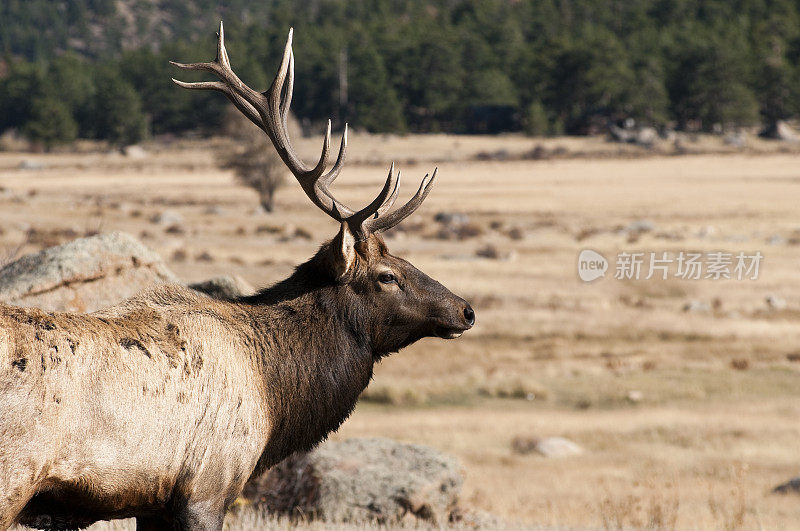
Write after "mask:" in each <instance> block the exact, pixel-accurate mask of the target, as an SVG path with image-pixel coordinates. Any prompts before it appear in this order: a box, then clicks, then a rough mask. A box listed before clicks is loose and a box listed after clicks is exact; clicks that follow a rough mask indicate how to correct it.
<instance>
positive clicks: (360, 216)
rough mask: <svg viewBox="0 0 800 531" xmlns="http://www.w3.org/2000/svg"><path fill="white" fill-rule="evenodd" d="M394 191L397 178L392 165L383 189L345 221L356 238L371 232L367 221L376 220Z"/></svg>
mask: <svg viewBox="0 0 800 531" xmlns="http://www.w3.org/2000/svg"><path fill="white" fill-rule="evenodd" d="M396 190H397V176H395V175H394V164H392V166H391V168H389V175H388V176H387V177H386V182H385V183H383V189H382V190H381V191H380V193H379V194H378V196H377V197H376V198H375V199H373V200H372V202H371V203H370V204H368V205H367V206H365V207H364V208H362V209H361V210H359V211H358V212H356V213H355V214H352V215H350V216H348V217H347V219H346V221H347V223H348V225H349V226H350V229H351V230H352V231H353V232H354V233H355V234H356V235H357V237H359V238H364V237H366V236H367V234H369V233H370V232H371V231H370V230H369V228H368V223H367V220H369V219H370V218H373V219H375V218H377V216H378V215H379V214H378V211H379V210H380V208H381V207H382V206H384V205H385V204H386V203H387V201H388V200H389V199H391V197H392V195H394V193H395V191H396Z"/></svg>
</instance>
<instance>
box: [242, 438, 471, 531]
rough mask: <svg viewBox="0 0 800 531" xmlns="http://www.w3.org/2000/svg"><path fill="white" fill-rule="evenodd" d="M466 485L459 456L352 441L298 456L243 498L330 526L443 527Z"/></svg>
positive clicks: (372, 441) (386, 442)
mask: <svg viewBox="0 0 800 531" xmlns="http://www.w3.org/2000/svg"><path fill="white" fill-rule="evenodd" d="M462 481H463V480H462V476H461V467H460V466H459V464H458V463H457V461H456V460H455V458H453V457H450V456H447V455H445V454H442V453H440V452H439V451H437V450H434V449H432V448H428V447H425V446H419V445H414V444H402V443H398V442H395V441H391V440H389V439H349V440H346V441H342V442H328V443H325V444H323V445H322V446H320V447H319V448H317V449H316V450H314V451H312V452H310V453H305V454H294V455H292V456H291V457H289V458H287V459H285V460H284V461H282V462H281V463H279V464H278V465H276V466H275V467H273V468H272V469H271V470H270V471H269V473H268V474H266V475H264V476H262V477H261V478H259V479H258V480H256V481H254V482H251V483H249V484H248V486H247V487H246V488H245V492H244V495H245V497H247V498H249V499H251V500H253V502H254V503H255V504H256V505H259V506H261V507H263V508H265V509H266V510H267V511H269V512H271V513H275V514H288V515H294V516H301V515H302V516H304V517H311V518H317V519H321V520H324V521H328V522H381V523H391V522H397V521H400V520H401V519H406V520H408V519H411V520H417V519H421V520H427V521H430V522H434V523H440V524H444V523H446V522H447V521H448V519H449V517H450V514H451V513H452V511H453V510H454V509H455V507H456V504H457V499H458V494H459V491H460V490H461V485H462Z"/></svg>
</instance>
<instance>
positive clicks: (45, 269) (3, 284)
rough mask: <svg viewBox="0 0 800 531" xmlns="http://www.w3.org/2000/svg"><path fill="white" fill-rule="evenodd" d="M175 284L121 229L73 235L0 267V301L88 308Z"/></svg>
mask: <svg viewBox="0 0 800 531" xmlns="http://www.w3.org/2000/svg"><path fill="white" fill-rule="evenodd" d="M164 282H177V278H176V277H175V275H173V274H172V272H171V271H170V270H169V269H167V267H166V265H165V264H164V262H163V261H162V260H161V257H160V256H158V254H156V253H155V252H153V251H151V250H150V249H148V248H147V247H145V246H144V245H142V243H140V242H139V241H138V240H137V239H136V238H134V237H133V236H131V235H130V234H126V233H124V232H113V233H109V234H99V235H97V236H90V237H87V238H79V239H77V240H73V241H71V242H69V243H65V244H63V245H59V246H56V247H50V248H48V249H44V250H42V251H40V252H38V253H34V254H29V255H26V256H23V257H22V258H20V259H18V260H16V261H14V262H11V263H9V264H7V265H5V266H4V267H3V268H2V269H0V301H2V302H6V303H9V304H15V305H17V306H35V307H37V308H41V309H43V310H48V311H74V312H93V311H95V310H99V309H101V308H105V307H107V306H111V305H113V304H116V303H118V302H120V301H122V300H124V299H126V298H128V297H131V296H133V295H135V294H136V293H137V292H139V291H141V290H143V289H145V288H147V287H149V286H151V285H153V284H158V283H164Z"/></svg>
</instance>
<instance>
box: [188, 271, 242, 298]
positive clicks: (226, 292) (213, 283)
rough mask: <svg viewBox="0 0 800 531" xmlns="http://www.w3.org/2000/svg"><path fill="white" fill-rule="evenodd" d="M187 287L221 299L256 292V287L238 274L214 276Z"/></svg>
mask: <svg viewBox="0 0 800 531" xmlns="http://www.w3.org/2000/svg"><path fill="white" fill-rule="evenodd" d="M189 287H190V288H192V289H193V290H196V291H201V292H203V293H205V294H206V295H210V296H212V297H214V298H215V299H221V300H231V299H235V298H237V297H245V296H247V295H252V294H253V293H255V292H256V289H255V288H254V287H253V286H252V285H251V284H250V283H249V282H247V281H246V280H245V279H243V278H242V277H240V276H239V275H223V276H219V277H214V278H210V279H208V280H204V281H203V282H195V283H194V284H189Z"/></svg>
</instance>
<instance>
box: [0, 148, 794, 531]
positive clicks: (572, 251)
mask: <svg viewBox="0 0 800 531" xmlns="http://www.w3.org/2000/svg"><path fill="white" fill-rule="evenodd" d="M219 144H220V143H217V145H219ZM350 144H351V148H350V156H349V161H350V164H349V167H348V168H346V169H345V171H344V172H343V174H342V176H341V177H340V182H337V184H336V186H335V188H336V191H337V195H338V196H341V198H342V199H343V200H345V201H347V202H350V203H364V202H366V201H368V200H371V199H372V197H374V195H375V194H376V193H377V191H378V187H379V186H380V183H381V182H382V180H383V178H384V177H385V173H386V171H387V168H388V163H389V161H390V160H391V158H392V157H394V159H395V160H397V161H398V162H400V169H401V170H402V173H403V179H404V181H403V182H404V184H403V185H401V197H408V196H409V195H410V194H411V193H413V191H414V190H416V187H417V185H418V183H419V180H420V179H421V178H422V176H423V175H424V174H425V173H426V172H429V171H431V170H432V169H433V167H434V166H435V165H438V166H439V178H438V179H437V181H438V182H437V186H436V187H435V189H434V191H433V193H432V194H431V196H430V197H429V198H428V200H427V201H426V203H425V204H424V206H423V207H422V208H421V209H420V211H419V212H418V213H417V214H416V215H415V216H414V217H412V218H409V220H407V221H406V223H405V224H404V225H402V226H401V227H402V228H401V229H400V230H395V231H394V232H393V233H391V234H389V235H388V238H387V241H388V244H389V246H390V249H391V250H392V251H393V252H394V253H395V254H399V255H401V256H404V257H406V258H408V259H409V260H410V261H412V262H413V263H414V264H415V265H417V266H418V267H420V268H421V269H422V270H424V271H426V272H427V273H429V274H431V276H433V277H435V278H437V279H438V280H440V281H442V282H443V283H444V284H445V285H447V286H448V287H449V288H450V289H451V290H452V291H454V292H455V293H458V294H460V295H462V296H464V297H465V298H466V299H468V300H469V301H470V302H471V303H472V304H473V306H474V307H475V310H476V314H477V325H476V327H475V328H474V329H473V330H471V331H469V332H467V333H466V334H464V336H463V337H462V338H460V339H458V340H455V341H442V340H436V339H428V340H423V341H421V342H419V343H418V344H416V345H414V346H413V347H411V348H409V349H407V350H405V351H403V352H401V353H399V354H397V355H395V356H393V357H391V358H389V359H387V360H386V361H385V362H383V363H382V364H381V365H380V366H379V367H378V368H377V371H376V374H375V380H374V382H373V383H372V384H371V386H370V387H369V389H368V390H367V393H366V397H365V398H366V400H362V402H361V403H360V405H359V407H358V409H357V410H356V412H355V414H354V415H353V417H352V418H351V419H350V420H348V421H347V422H346V423H345V425H344V426H343V427H342V429H341V430H340V431H339V432H338V433H337V434H335V435H334V438H344V437H353V436H387V437H392V438H396V439H399V440H403V441H408V442H415V443H422V444H428V445H431V446H434V447H436V448H439V449H441V450H444V451H446V452H450V453H452V454H454V455H456V456H458V457H459V458H460V459H461V461H462V463H463V466H464V470H465V477H466V484H465V489H464V501H465V504H466V505H467V506H470V507H474V508H478V509H483V510H486V511H490V512H493V513H496V514H498V515H500V516H502V517H504V518H507V519H509V520H511V521H517V522H521V523H524V524H527V525H541V526H558V527H562V526H563V527H579V528H583V527H594V528H597V527H609V528H631V527H633V528H642V527H652V528H664V527H665V528H673V527H676V528H723V529H738V528H748V529H752V528H765V529H779V528H791V527H795V526H797V525H798V522H800V496H798V495H785V496H781V495H774V494H771V493H770V491H771V489H772V488H773V487H774V486H775V485H777V484H779V483H782V482H784V481H786V480H788V479H789V478H791V477H794V476H798V475H800V443H798V441H800V155H798V154H797V153H796V152H791V151H789V152H782V151H783V150H782V149H778V148H772V147H770V146H767V147H766V148H763V146H760V148H759V149H756V150H746V151H745V152H742V153H723V152H724V151H731V150H729V149H728V150H726V149H724V148H720V149H719V150H716V151H719V152H717V153H706V154H689V155H684V156H672V155H670V154H668V153H662V154H659V153H656V154H650V155H649V156H639V155H643V153H642V152H640V151H638V150H637V148H634V147H617V146H612V145H610V144H606V143H604V142H603V141H601V140H574V139H572V140H564V139H557V140H548V141H547V142H546V143H544V144H543V146H544V149H545V150H550V151H551V152H553V153H558V154H560V155H561V156H559V157H556V158H547V157H544V158H542V159H541V160H533V159H526V158H524V156H523V155H524V154H525V153H528V152H529V151H531V150H532V149H533V148H534V147H535V145H536V144H537V142H535V141H532V140H530V139H525V138H522V137H509V138H493V139H481V138H475V137H446V136H432V137H406V138H395V137H374V138H369V137H366V136H359V135H355V136H353V137H351V139H350ZM719 145H720V146H722V144H721V143H720V144H719ZM761 148H763V149H761ZM300 149H301V152H303V153H305V154H306V156H307V157H308V158H309V159H312V158H313V157H314V156H315V154H316V153H317V150H318V149H319V143H318V139H309V140H303V141H302V142H301V145H300ZM711 151H715V150H711ZM570 152H572V153H575V154H578V155H580V156H577V157H573V158H570V157H569V156H568V155H569V153H570ZM498 153H499V154H500V155H499V156H498V155H497V154H498ZM487 154H489V155H488V156H487ZM492 154H493V155H492ZM612 155H613V156H612ZM479 159H488V160H479ZM498 159H503V160H498ZM23 162H24V163H23ZM23 166H26V167H27V168H28V169H23V168H22V167H23ZM0 186H2V191H1V192H0V228H1V229H2V233H1V234H0V251H4V252H6V253H9V254H13V253H18V254H19V253H26V252H30V251H34V250H37V249H39V248H41V247H43V246H46V245H52V244H55V243H60V242H63V241H66V240H69V239H72V238H74V237H77V236H79V235H82V234H84V233H87V232H94V231H109V230H124V231H128V232H131V233H133V234H134V235H136V236H137V237H139V238H141V239H142V240H143V241H144V242H145V243H146V244H147V245H148V246H150V247H152V248H153V249H154V250H156V251H158V252H159V253H161V255H162V256H163V257H164V258H165V260H166V261H167V262H168V265H169V266H170V268H171V269H172V270H173V271H174V272H175V273H176V274H177V275H178V276H180V277H181V278H183V279H186V280H188V281H196V280H201V279H205V278H208V277H211V276H215V275H219V274H237V275H241V276H242V277H244V278H245V279H247V280H248V281H250V282H251V283H252V284H254V285H265V284H269V283H271V282H274V281H276V280H279V279H281V278H283V277H284V276H286V275H287V274H288V273H289V272H290V270H291V269H292V267H293V266H294V265H295V264H297V263H299V262H301V261H303V260H305V259H306V258H307V257H309V256H310V255H311V254H312V253H313V252H314V250H315V249H316V247H317V246H318V244H319V243H320V242H321V241H322V240H324V239H326V238H329V237H332V236H333V235H334V233H335V227H334V224H333V222H332V221H331V220H329V219H328V218H327V217H325V216H323V215H322V214H321V213H320V212H318V211H317V209H315V208H314V207H313V206H311V204H310V203H309V202H308V200H307V199H306V197H305V196H304V195H303V194H302V192H301V191H300V189H299V187H298V186H296V185H294V183H290V184H289V186H287V187H286V188H284V189H282V190H281V191H279V192H278V198H277V208H278V210H277V212H276V213H274V214H270V215H266V214H264V213H261V212H260V211H258V209H257V200H256V196H255V194H254V193H253V192H251V191H249V190H248V189H245V188H242V187H240V186H238V185H234V184H233V177H232V175H231V174H230V173H226V172H223V171H220V170H218V169H216V168H215V166H214V163H213V156H212V154H211V152H210V151H209V144H208V143H206V144H197V145H193V144H179V145H174V146H172V147H171V148H169V149H166V148H156V147H153V148H152V149H151V151H150V152H148V154H147V155H146V156H144V157H143V158H130V157H127V158H126V157H124V156H122V155H119V154H104V153H85V154H67V153H62V154H53V155H31V154H17V153H0ZM165 211H171V212H173V213H176V214H178V219H180V221H179V222H177V223H174V224H171V225H165V224H159V223H155V222H153V221H152V219H153V218H154V216H156V215H158V214H161V213H164V212H165ZM440 212H456V213H464V214H466V215H467V216H468V220H463V221H464V222H463V223H461V225H459V226H453V225H452V224H451V225H450V226H448V225H446V224H443V223H439V222H436V221H434V216H435V215H436V214H437V213H440ZM587 248H588V249H593V250H595V251H597V252H599V253H601V254H603V255H604V256H606V257H607V258H609V259H610V260H611V265H610V268H609V271H608V272H607V273H606V277H605V278H603V279H599V280H596V281H595V282H592V283H584V282H582V281H581V280H580V279H579V278H578V275H577V258H578V253H579V252H580V251H581V250H582V249H587ZM621 251H627V252H634V251H641V252H657V253H659V254H660V253H661V252H671V253H678V252H680V251H698V252H712V251H728V252H733V253H737V252H739V251H745V252H747V253H752V252H755V251H760V252H761V253H762V255H763V256H764V259H763V261H762V263H761V269H760V272H759V278H758V279H757V280H735V279H732V280H724V279H721V280H711V279H707V280H706V279H704V280H683V279H678V278H674V277H672V278H669V279H667V280H655V279H651V280H638V281H637V280H616V279H615V278H614V263H613V262H614V258H615V257H616V255H617V253H619V252H621ZM768 297H770V302H769V303H768V301H767V299H768ZM687 305H688V306H689V309H688V310H687V309H686V307H687ZM547 436H560V437H566V438H568V439H571V440H573V441H575V442H576V443H578V444H580V445H581V446H582V447H583V448H584V450H585V452H584V453H583V454H582V455H576V456H570V457H563V458H545V457H541V456H538V455H536V454H519V453H515V452H514V451H513V450H512V441H513V440H514V439H515V438H522V439H525V438H537V437H547Z"/></svg>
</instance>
